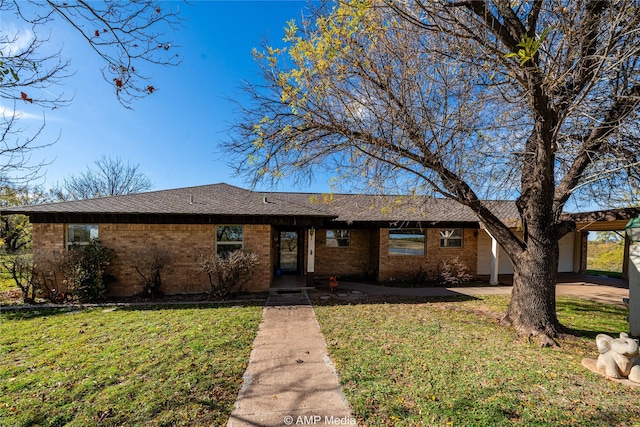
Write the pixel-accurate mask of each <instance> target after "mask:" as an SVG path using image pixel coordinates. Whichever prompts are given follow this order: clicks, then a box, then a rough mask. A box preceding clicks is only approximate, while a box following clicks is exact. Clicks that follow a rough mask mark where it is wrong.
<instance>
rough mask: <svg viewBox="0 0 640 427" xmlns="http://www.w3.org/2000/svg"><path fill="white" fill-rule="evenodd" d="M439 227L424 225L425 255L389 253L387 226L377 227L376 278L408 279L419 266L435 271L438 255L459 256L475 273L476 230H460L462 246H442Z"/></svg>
mask: <svg viewBox="0 0 640 427" xmlns="http://www.w3.org/2000/svg"><path fill="white" fill-rule="evenodd" d="M440 230H441V229H439V228H427V229H425V239H426V241H425V254H424V255H389V229H388V228H382V229H380V234H379V240H380V257H379V265H378V269H379V271H378V280H380V281H388V280H408V279H409V280H410V279H413V278H415V277H416V276H417V274H418V272H419V271H420V269H422V271H423V272H424V273H426V274H427V275H428V276H429V277H433V276H434V275H436V274H437V271H438V262H439V261H440V260H441V259H446V258H453V257H456V256H457V257H458V258H459V259H460V260H462V261H463V262H464V263H465V264H466V265H467V267H468V268H469V272H470V273H471V274H475V273H476V271H475V270H476V265H477V262H478V261H477V246H478V236H477V230H474V229H464V230H463V244H462V247H461V248H441V247H440Z"/></svg>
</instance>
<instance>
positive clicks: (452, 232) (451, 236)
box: [440, 228, 462, 248]
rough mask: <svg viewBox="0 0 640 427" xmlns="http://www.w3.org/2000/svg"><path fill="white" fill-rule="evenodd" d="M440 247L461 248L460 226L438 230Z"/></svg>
mask: <svg viewBox="0 0 640 427" xmlns="http://www.w3.org/2000/svg"><path fill="white" fill-rule="evenodd" d="M440 247H441V248H461V247H462V228H451V229H448V230H440Z"/></svg>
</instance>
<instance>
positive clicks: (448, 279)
mask: <svg viewBox="0 0 640 427" xmlns="http://www.w3.org/2000/svg"><path fill="white" fill-rule="evenodd" d="M436 279H437V280H438V281H439V282H440V283H442V284H445V285H460V284H462V283H464V282H468V281H470V280H473V275H472V274H471V273H469V267H467V265H466V264H465V263H464V262H463V261H462V260H461V259H460V258H459V257H457V256H456V257H453V258H444V259H442V260H440V262H438V275H437V278H436Z"/></svg>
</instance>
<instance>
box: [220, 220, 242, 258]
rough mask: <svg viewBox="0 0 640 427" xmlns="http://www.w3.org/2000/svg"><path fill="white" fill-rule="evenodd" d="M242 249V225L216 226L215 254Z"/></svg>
mask: <svg viewBox="0 0 640 427" xmlns="http://www.w3.org/2000/svg"><path fill="white" fill-rule="evenodd" d="M243 247H244V237H243V227H242V225H218V226H216V253H217V254H218V255H220V254H221V253H223V252H233V251H235V250H238V249H242V248H243Z"/></svg>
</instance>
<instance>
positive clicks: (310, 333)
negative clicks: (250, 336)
mask: <svg viewBox="0 0 640 427" xmlns="http://www.w3.org/2000/svg"><path fill="white" fill-rule="evenodd" d="M355 423H356V421H355V419H353V418H352V415H351V410H350V408H349V405H348V403H347V401H346V399H345V397H344V395H343V393H342V389H341V387H340V383H339V381H338V376H337V374H336V371H335V368H334V366H333V364H332V362H331V360H330V359H329V356H328V354H327V346H326V343H325V341H324V337H323V336H322V333H321V332H320V325H319V324H318V321H317V320H316V317H315V313H314V311H313V308H312V307H311V303H310V302H309V297H308V295H307V293H306V291H302V292H298V293H278V292H277V291H273V292H271V295H270V296H269V299H268V300H267V305H266V306H265V308H264V311H263V315H262V322H261V324H260V329H259V330H258V334H257V336H256V339H255V341H254V343H253V350H252V351H251V356H250V358H249V365H248V366H247V370H246V372H245V374H244V384H243V386H242V388H241V390H240V392H239V393H238V399H237V400H236V404H235V409H234V410H233V412H232V413H231V416H230V418H229V422H228V424H227V425H228V426H229V427H237V426H283V425H284V426H286V425H300V424H305V425H355Z"/></svg>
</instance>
